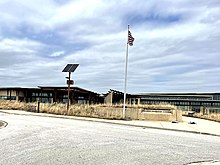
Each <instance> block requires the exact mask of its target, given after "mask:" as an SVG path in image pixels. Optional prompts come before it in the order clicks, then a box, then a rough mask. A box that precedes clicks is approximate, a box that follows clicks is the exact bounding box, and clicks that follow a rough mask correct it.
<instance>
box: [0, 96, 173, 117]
mask: <svg viewBox="0 0 220 165" xmlns="http://www.w3.org/2000/svg"><path fill="white" fill-rule="evenodd" d="M122 107H123V105H122V104H121V105H106V104H95V105H88V104H75V105H71V106H70V109H69V111H68V112H67V110H66V105H65V104H57V103H53V104H49V103H40V112H41V113H50V114H57V115H70V116H82V117H96V118H108V119H121V118H122ZM140 108H141V109H142V110H147V109H151V110H152V109H153V110H161V109H162V110H174V109H175V108H176V107H175V106H173V105H162V104H161V105H128V106H127V109H128V110H129V109H136V110H137V109H140ZM0 109H10V110H11V109H12V110H24V111H32V112H36V111H37V103H36V102H35V103H25V102H17V101H5V100H4V101H0Z"/></svg>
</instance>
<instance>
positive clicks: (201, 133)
mask: <svg viewBox="0 0 220 165" xmlns="http://www.w3.org/2000/svg"><path fill="white" fill-rule="evenodd" d="M0 113H5V114H12V115H22V116H38V117H51V118H59V119H72V120H79V121H90V122H97V123H106V124H113V125H122V126H130V127H138V128H143V129H145V128H149V129H158V130H166V131H175V132H184V133H193V134H200V135H210V136H216V137H220V135H217V134H212V133H207V132H199V131H188V130H179V129H171V128H160V127H153V126H144V125H135V124H126V123H117V122H111V121H112V120H109V121H103V120H102V121H101V120H95V119H93V118H88V119H86V118H78V117H76V116H55V114H50V115H47V114H44V115H38V114H37V113H29V114H18V113H11V112H5V111H1V110H0ZM41 114H42V113H41ZM106 120H107V119H106ZM0 122H1V121H0ZM2 122H4V121H2ZM5 123H6V125H5V127H6V126H7V125H8V123H7V122H5Z"/></svg>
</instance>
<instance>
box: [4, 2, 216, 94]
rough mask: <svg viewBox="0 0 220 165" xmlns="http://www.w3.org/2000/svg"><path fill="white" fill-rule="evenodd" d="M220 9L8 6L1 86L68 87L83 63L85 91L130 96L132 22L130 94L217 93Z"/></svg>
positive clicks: (80, 75)
mask: <svg viewBox="0 0 220 165" xmlns="http://www.w3.org/2000/svg"><path fill="white" fill-rule="evenodd" d="M219 6H220V3H219V1H218V0H213V1H211V2H208V1H202V0H198V1H196V2H194V1H192V0H180V1H171V0H170V1H161V0H156V1H155V0H150V1H148V2H146V1H144V0H141V1H127V0H122V1H107V0H95V1H89V0H73V1H71V0H70V1H65V2H64V1H63V3H58V2H57V1H53V0H39V1H29V0H21V1H12V0H4V1H1V2H0V16H1V20H0V84H1V86H8V85H16V86H23V85H24V86H37V85H64V84H65V78H64V77H65V75H64V73H62V72H61V71H62V69H63V67H64V66H65V65H66V64H67V63H79V64H80V66H79V68H77V70H76V72H75V73H74V74H73V78H74V80H75V82H76V85H77V86H81V87H84V88H87V89H91V90H94V91H98V92H106V91H107V90H108V89H109V88H113V89H117V90H121V91H123V83H124V82H123V81H124V61H125V50H126V37H127V24H131V32H132V34H133V36H134V37H135V42H134V46H133V47H129V68H128V92H133V93H138V92H163V91H166V92H169V91H170V92H173V91H181V92H184V91H186V92H187V91H201V92H202V91H215V92H217V91H219V87H220V85H218V84H219V83H220V81H219V80H218V77H219V74H218V73H219V68H220V65H219V62H218V61H219V53H218V52H220V48H219V42H220V30H219V26H220V17H219V16H220V7H219ZM55 57H56V58H55ZM12 80H16V82H14V81H12ZM11 82H13V84H12V83H11Z"/></svg>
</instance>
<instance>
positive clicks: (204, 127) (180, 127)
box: [0, 110, 220, 137]
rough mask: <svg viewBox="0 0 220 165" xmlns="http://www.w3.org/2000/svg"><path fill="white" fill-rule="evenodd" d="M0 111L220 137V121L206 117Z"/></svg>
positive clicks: (2, 111) (0, 111)
mask: <svg viewBox="0 0 220 165" xmlns="http://www.w3.org/2000/svg"><path fill="white" fill-rule="evenodd" d="M0 113H7V114H15V115H26V116H28V115H31V116H43V117H55V118H65V119H74V120H84V121H93V122H102V123H111V124H120V125H127V126H135V127H144V128H153V129H163V130H172V131H181V132H190V133H197V134H206V135H213V136H219V137H220V123H218V122H214V121H209V120H204V119H198V118H192V117H184V116H183V122H179V123H172V122H165V121H142V120H129V121H126V120H106V119H98V118H88V117H76V116H63V115H53V114H46V113H33V112H26V111H19V110H0ZM189 122H194V123H195V124H189Z"/></svg>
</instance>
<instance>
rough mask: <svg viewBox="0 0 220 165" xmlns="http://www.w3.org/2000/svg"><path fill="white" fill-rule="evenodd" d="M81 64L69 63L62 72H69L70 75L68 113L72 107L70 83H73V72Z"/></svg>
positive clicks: (68, 82)
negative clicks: (71, 77)
mask: <svg viewBox="0 0 220 165" xmlns="http://www.w3.org/2000/svg"><path fill="white" fill-rule="evenodd" d="M78 66H79V64H67V65H66V67H65V68H64V69H63V71H62V72H69V77H67V78H68V81H67V84H68V100H67V114H68V111H69V107H70V85H71V84H73V80H71V79H70V76H71V72H74V71H75V70H76V68H77V67H78Z"/></svg>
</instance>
